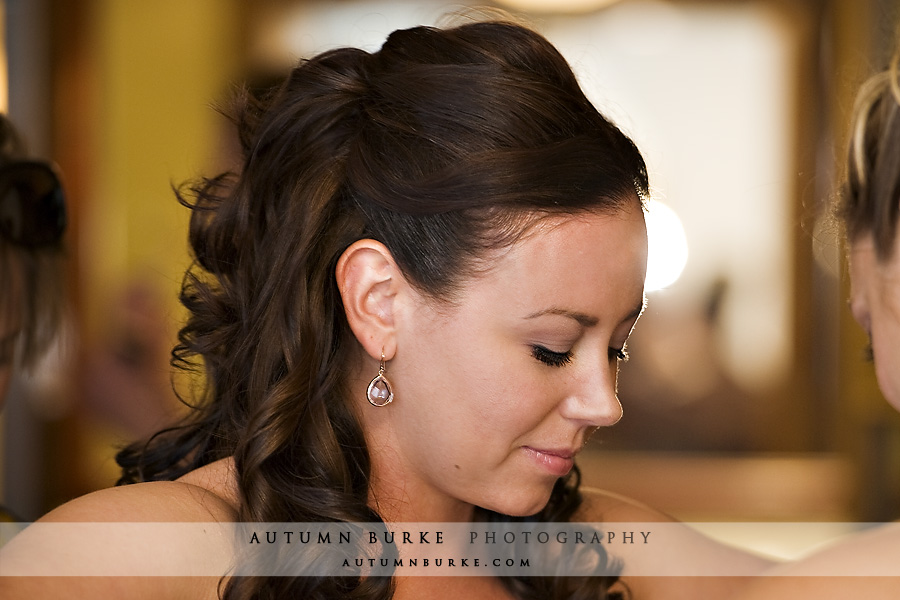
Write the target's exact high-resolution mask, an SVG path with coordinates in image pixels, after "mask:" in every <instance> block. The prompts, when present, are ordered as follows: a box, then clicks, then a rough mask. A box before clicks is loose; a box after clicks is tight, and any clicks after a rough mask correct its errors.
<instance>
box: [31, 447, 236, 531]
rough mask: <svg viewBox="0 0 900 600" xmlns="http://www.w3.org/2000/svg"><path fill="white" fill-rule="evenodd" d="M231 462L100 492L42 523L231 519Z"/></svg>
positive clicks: (233, 509)
mask: <svg viewBox="0 0 900 600" xmlns="http://www.w3.org/2000/svg"><path fill="white" fill-rule="evenodd" d="M229 462H230V461H219V462H217V463H213V464H210V465H207V466H205V467H202V468H200V469H197V470H195V471H191V472H190V473H188V474H187V475H185V476H184V477H182V478H181V479H178V480H177V481H152V482H146V483H135V484H131V485H125V486H120V487H112V488H106V489H102V490H99V491H96V492H93V493H90V494H87V495H85V496H81V497H80V498H76V499H74V500H72V501H70V502H67V503H66V504H63V505H62V506H60V507H59V508H56V509H54V510H52V511H51V512H49V513H47V514H46V515H44V516H43V517H42V518H41V519H40V520H39V522H105V523H108V522H202V521H223V522H227V521H233V520H234V519H235V516H236V514H237V493H236V491H235V489H234V478H233V475H231V471H230V467H229Z"/></svg>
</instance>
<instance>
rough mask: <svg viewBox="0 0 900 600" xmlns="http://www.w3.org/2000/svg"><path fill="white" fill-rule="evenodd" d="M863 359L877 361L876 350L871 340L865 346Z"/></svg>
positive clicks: (871, 361)
mask: <svg viewBox="0 0 900 600" xmlns="http://www.w3.org/2000/svg"><path fill="white" fill-rule="evenodd" d="M863 360H865V361H866V362H870V363H873V362H875V350H873V349H872V343H871V342H869V343H868V344H866V347H865V348H863Z"/></svg>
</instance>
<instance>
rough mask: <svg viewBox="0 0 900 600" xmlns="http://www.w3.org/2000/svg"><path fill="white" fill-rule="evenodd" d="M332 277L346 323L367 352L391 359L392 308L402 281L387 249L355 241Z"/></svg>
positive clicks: (373, 356) (342, 257)
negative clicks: (342, 305)
mask: <svg viewBox="0 0 900 600" xmlns="http://www.w3.org/2000/svg"><path fill="white" fill-rule="evenodd" d="M335 278H336V280H337V285H338V290H340V292H341V300H342V301H343V303H344V312H345V313H346V315H347V322H348V323H349V324H350V329H351V330H353V334H354V335H355V336H356V339H357V340H359V343H360V344H361V345H362V347H363V348H364V349H365V351H366V353H367V354H368V355H369V356H371V357H372V358H374V359H375V360H380V359H381V355H382V352H384V357H385V359H387V360H390V359H391V358H393V356H394V352H395V351H396V337H395V332H396V328H395V323H394V308H395V302H396V299H397V293H398V291H400V289H401V288H402V287H403V285H404V279H403V276H402V274H401V273H400V270H399V269H398V267H397V263H395V262H394V257H393V256H392V255H391V252H390V250H388V249H387V247H385V245H384V244H382V243H381V242H377V241H375V240H369V239H364V240H359V241H357V242H354V243H353V244H352V245H351V246H350V247H349V248H347V249H346V250H345V251H344V253H343V254H341V257H340V258H339V259H338V263H337V268H336V269H335Z"/></svg>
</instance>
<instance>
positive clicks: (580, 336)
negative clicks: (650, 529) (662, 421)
mask: <svg viewBox="0 0 900 600" xmlns="http://www.w3.org/2000/svg"><path fill="white" fill-rule="evenodd" d="M646 263H647V236H646V228H645V226H644V217H643V212H642V210H641V208H640V206H639V205H638V202H637V201H636V200H635V201H634V202H631V203H629V205H628V207H627V208H625V209H623V210H621V211H620V212H618V213H616V214H612V215H600V214H584V215H579V216H565V217H558V218H552V219H548V220H546V221H543V222H541V223H539V224H538V225H536V226H535V228H534V229H533V230H531V231H530V232H529V233H528V234H527V235H526V236H525V237H523V238H522V239H521V240H519V241H518V242H517V243H515V244H514V245H513V246H512V247H510V248H509V249H507V250H506V251H504V252H502V253H499V254H498V256H497V257H496V259H495V260H494V261H492V263H491V268H490V270H489V271H488V272H487V273H486V274H482V275H479V276H477V277H475V278H474V279H472V280H470V281H469V282H467V283H466V284H465V285H464V287H463V289H462V292H461V294H460V296H459V298H458V300H457V301H456V302H455V303H454V305H453V306H447V305H442V304H439V303H435V302H434V301H429V300H428V299H427V298H424V297H421V296H417V295H416V294H413V295H411V296H409V298H410V300H409V301H408V303H407V304H406V305H405V306H401V307H398V310H399V311H400V312H398V313H397V314H398V315H402V318H400V319H398V320H397V326H398V330H397V352H396V355H395V356H394V358H393V360H391V361H390V362H389V363H388V365H387V376H388V378H389V379H390V380H391V382H392V384H393V388H394V393H395V398H394V402H393V403H392V404H391V405H389V406H387V407H385V408H380V409H375V410H376V411H379V412H378V413H377V415H371V416H373V417H375V418H376V419H384V420H385V422H384V423H383V425H384V427H383V428H382V429H381V431H383V432H387V433H385V436H386V437H385V436H382V437H381V439H382V440H384V441H385V442H386V443H384V444H381V443H380V440H377V441H374V443H373V444H372V447H371V450H372V452H373V457H376V458H375V465H376V468H375V482H376V483H375V485H376V488H375V489H384V488H385V487H386V486H397V489H395V490H388V492H387V493H388V494H389V495H391V496H396V494H398V493H399V494H403V495H404V497H406V498H409V499H410V502H411V503H413V504H415V505H417V506H420V507H426V506H427V507H428V508H427V510H426V509H421V510H423V511H426V512H421V511H420V512H418V513H417V514H416V515H415V517H416V518H417V519H419V520H441V518H451V517H452V515H453V514H454V512H453V511H463V512H458V513H456V514H457V516H458V518H465V514H464V511H466V510H470V509H471V506H470V505H473V504H474V505H478V506H481V507H484V508H488V509H491V510H494V511H498V512H501V513H506V514H511V515H528V514H534V513H536V512H538V511H539V510H541V509H542V508H543V507H544V505H545V504H546V502H547V500H548V499H549V497H550V492H551V490H552V487H553V485H554V483H555V482H556V480H557V479H558V478H559V477H561V476H563V475H565V474H566V473H568V472H569V471H570V470H571V468H572V464H573V458H574V456H575V454H577V453H578V452H579V451H580V450H581V448H582V447H583V446H584V444H585V442H586V441H587V439H588V438H589V437H590V435H591V434H592V433H593V432H594V431H595V430H596V429H597V428H598V427H603V426H608V425H612V424H614V423H616V421H618V420H619V418H620V417H621V416H622V408H621V406H620V404H619V401H618V398H617V397H616V375H617V372H618V366H619V361H620V356H621V353H622V351H623V349H624V346H625V342H626V340H627V339H628V336H629V334H630V333H631V330H632V328H633V327H634V324H635V321H636V320H637V318H638V316H639V315H640V313H641V310H642V308H643V299H644V297H643V285H644V276H645V273H646ZM367 408H368V409H372V407H367ZM378 456H381V457H382V458H384V459H385V460H384V461H379V460H378V458H377V457H378ZM379 485H380V486H381V487H380V488H379V487H378V486H379Z"/></svg>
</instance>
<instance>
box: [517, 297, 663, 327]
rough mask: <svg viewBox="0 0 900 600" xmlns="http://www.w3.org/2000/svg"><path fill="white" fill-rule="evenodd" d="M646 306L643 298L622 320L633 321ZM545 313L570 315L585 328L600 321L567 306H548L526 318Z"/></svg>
mask: <svg viewBox="0 0 900 600" xmlns="http://www.w3.org/2000/svg"><path fill="white" fill-rule="evenodd" d="M645 306H646V300H644V299H643V298H641V301H640V303H639V304H638V305H637V306H636V307H635V308H634V310H632V311H631V312H630V313H628V315H627V316H626V317H625V318H624V319H622V322H623V323H624V322H626V321H631V320H632V319H636V318H637V317H639V316H640V314H641V313H642V312H644V307H645ZM544 315H559V316H562V317H568V318H570V319H573V320H575V321H577V322H578V323H579V324H580V325H581V326H582V327H585V328H588V327H593V326H594V325H596V324H597V323H598V322H599V319H597V317H592V316H590V315H586V314H584V313H581V312H577V311H573V310H567V309H565V308H547V309H544V310H539V311H537V312H535V313H531V314H530V315H528V316H527V317H525V318H526V319H536V318H538V317H542V316H544Z"/></svg>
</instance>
